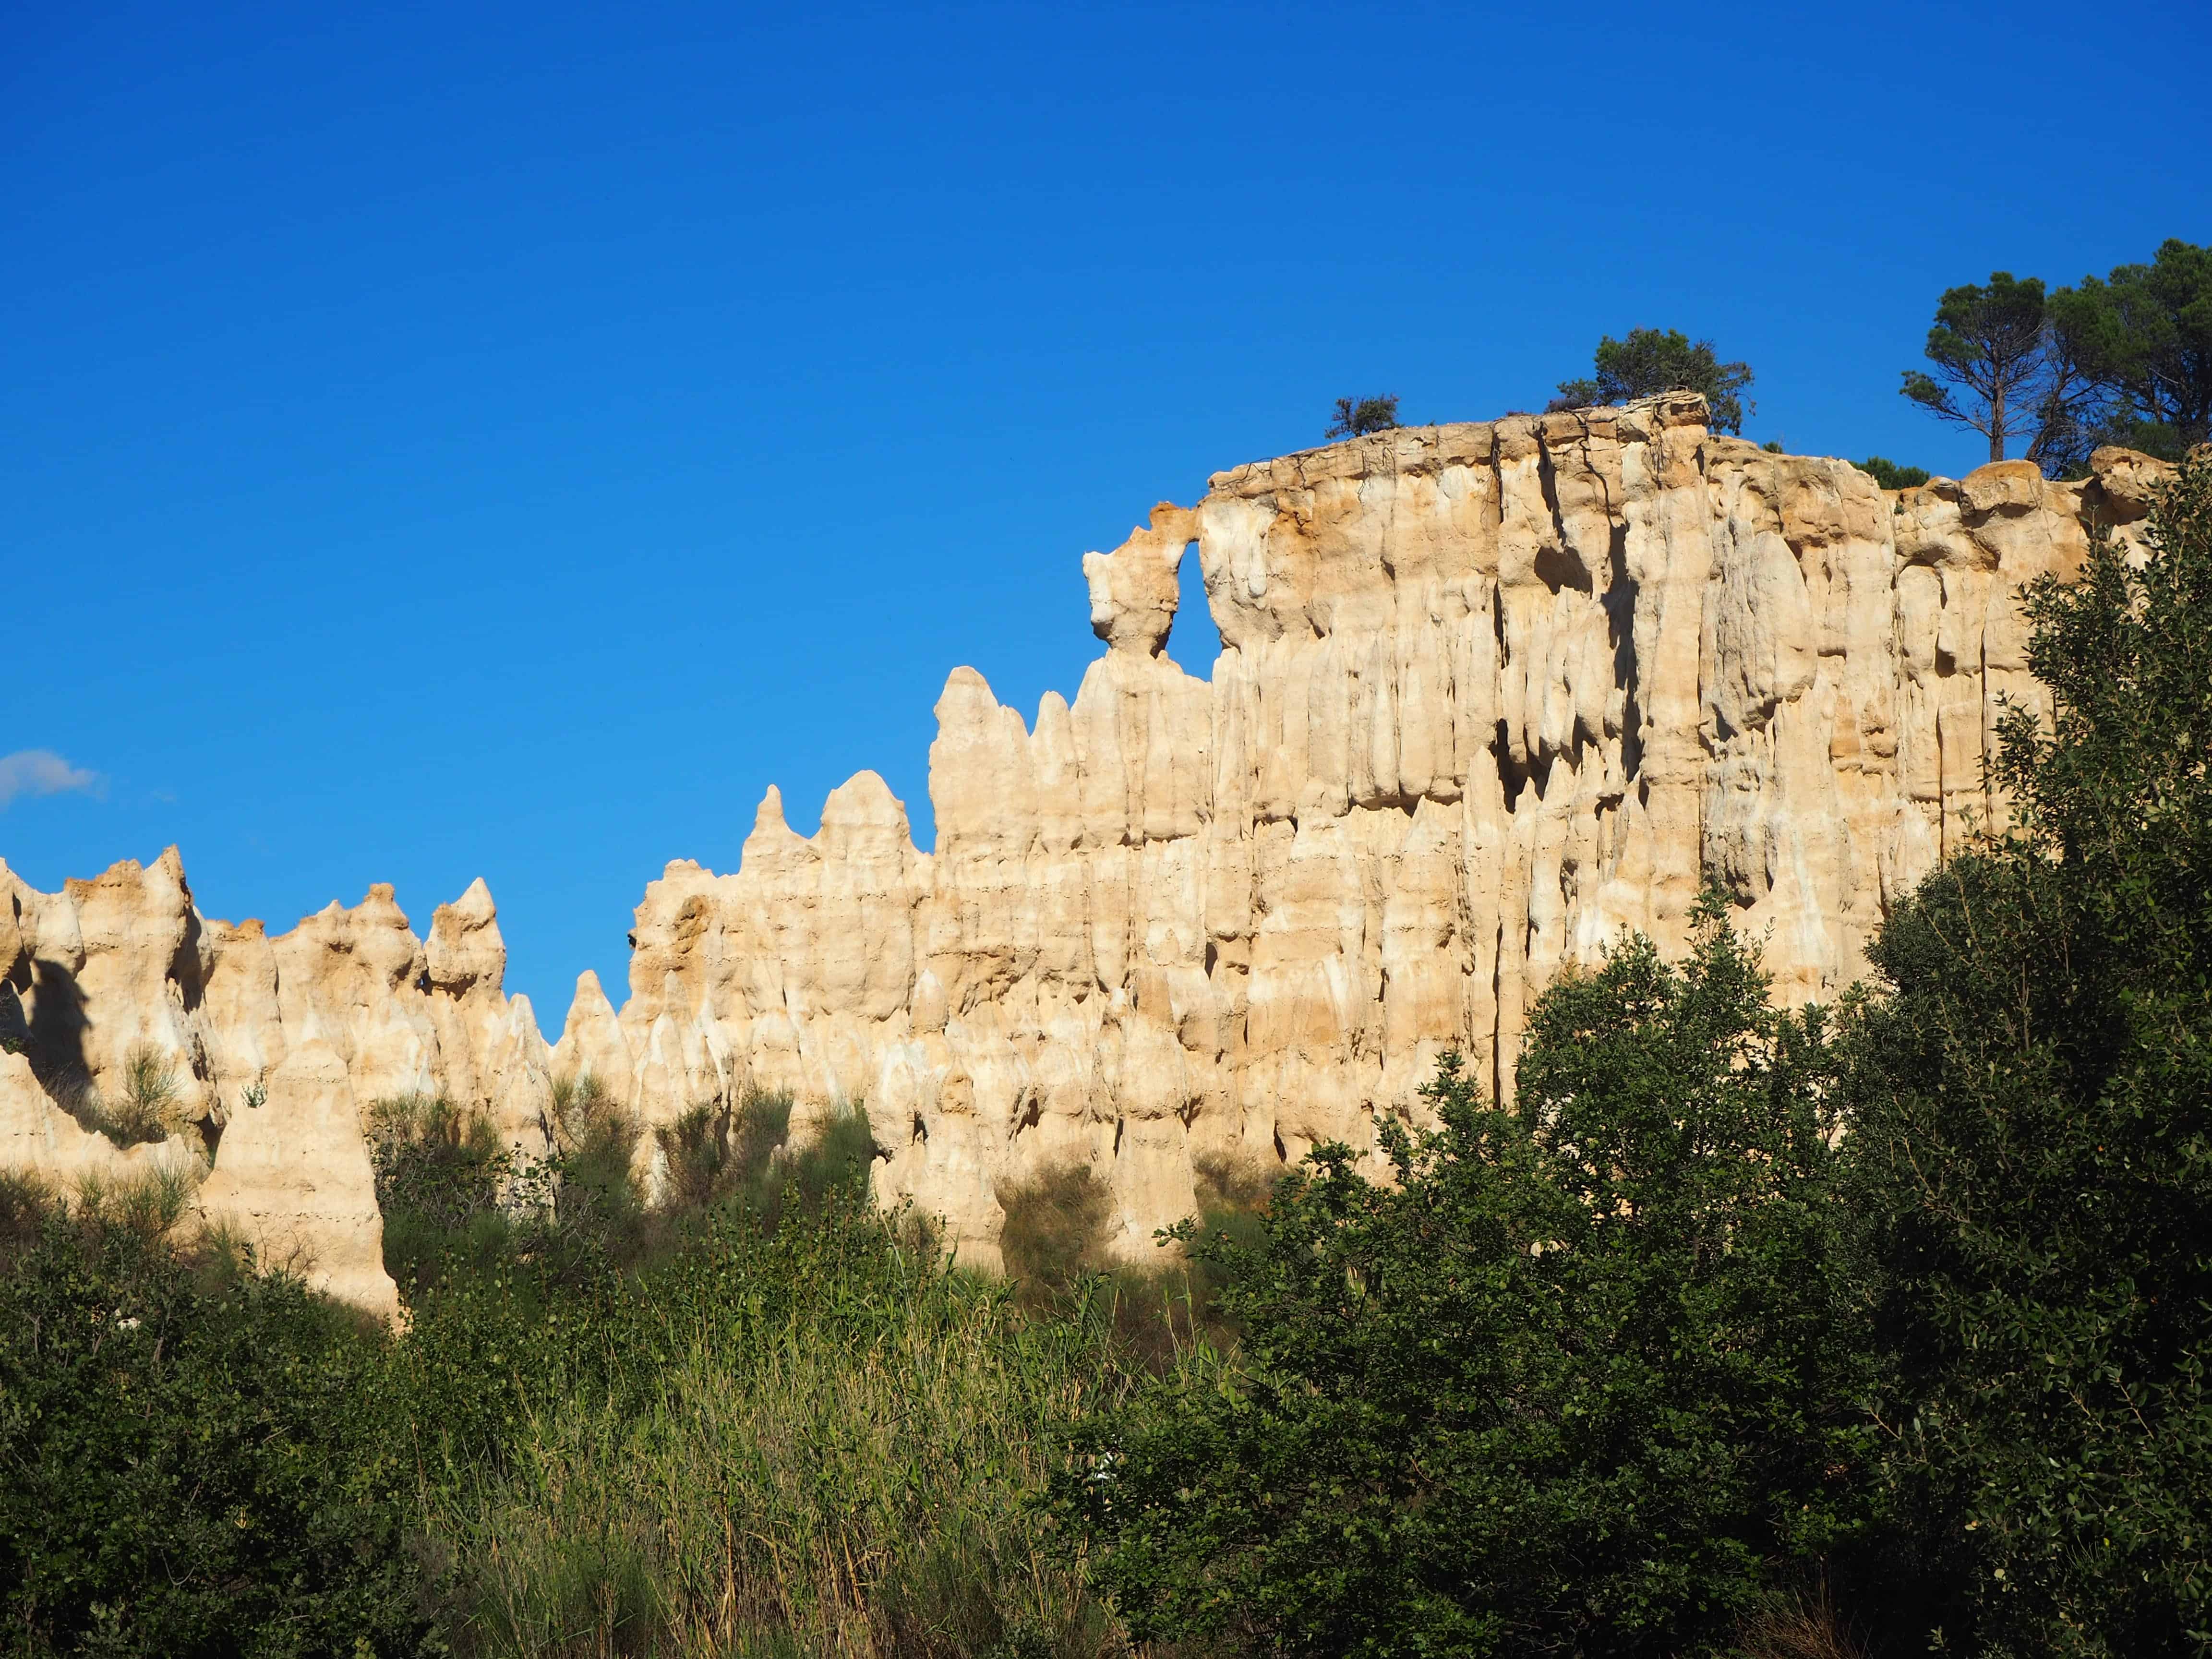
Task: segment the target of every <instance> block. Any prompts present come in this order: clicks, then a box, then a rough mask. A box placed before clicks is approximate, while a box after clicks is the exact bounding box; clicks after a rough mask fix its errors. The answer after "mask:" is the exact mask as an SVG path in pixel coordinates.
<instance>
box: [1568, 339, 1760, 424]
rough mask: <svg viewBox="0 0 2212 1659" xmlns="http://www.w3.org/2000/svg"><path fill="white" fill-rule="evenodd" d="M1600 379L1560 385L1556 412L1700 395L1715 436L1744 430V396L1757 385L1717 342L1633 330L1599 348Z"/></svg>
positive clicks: (1747, 366) (1601, 343)
mask: <svg viewBox="0 0 2212 1659" xmlns="http://www.w3.org/2000/svg"><path fill="white" fill-rule="evenodd" d="M1595 368H1596V370H1597V372H1596V374H1595V376H1594V377H1592V378H1589V379H1584V380H1562V381H1560V382H1559V396H1558V397H1557V398H1553V401H1552V407H1553V409H1580V408H1583V407H1584V406H1586V405H1588V404H1620V403H1626V402H1627V401H1629V399H1631V398H1650V397H1656V396H1657V395H1658V394H1659V393H1660V392H1698V393H1699V394H1701V395H1702V396H1703V397H1704V398H1705V407H1706V409H1707V410H1708V411H1709V412H1710V414H1711V420H1712V425H1713V430H1714V431H1716V432H1736V433H1741V431H1742V430H1743V417H1744V399H1743V393H1744V392H1745V390H1746V389H1747V388H1748V387H1749V386H1750V385H1751V383H1752V379H1753V375H1752V372H1751V365H1750V364H1748V363H1743V362H1733V363H1724V362H1721V360H1720V354H1719V353H1718V352H1717V350H1715V349H1714V347H1713V343H1712V342H1711V340H1699V341H1696V342H1692V340H1691V339H1690V338H1689V337H1687V336H1686V335H1685V334H1684V333H1683V332H1682V331H1680V329H1673V328H1670V329H1667V330H1664V331H1662V330H1659V329H1656V328H1632V329H1631V330H1629V331H1628V337H1627V338H1626V339H1625V340H1616V339H1614V338H1613V337H1612V336H1611V335H1610V334H1608V335H1607V336H1605V337H1603V338H1602V339H1601V340H1600V341H1599V342H1598V344H1597V353H1596V360H1595Z"/></svg>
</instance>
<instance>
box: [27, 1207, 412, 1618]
mask: <svg viewBox="0 0 2212 1659" xmlns="http://www.w3.org/2000/svg"><path fill="white" fill-rule="evenodd" d="M183 1200H184V1193H183V1189H182V1188H167V1189H163V1188H161V1187H159V1185H158V1184H141V1185H139V1186H137V1187H134V1188H125V1189H124V1190H121V1191H118V1192H112V1193H107V1194H89V1195H87V1196H83V1197H80V1198H78V1199H76V1200H73V1201H70V1202H66V1203H65V1202H60V1201H56V1200H46V1201H43V1202H41V1201H40V1200H37V1199H36V1198H35V1197H27V1195H26V1194H24V1193H23V1192H22V1190H21V1188H16V1189H15V1191H14V1192H13V1193H12V1194H11V1196H10V1197H9V1201H8V1203H7V1204H6V1206H4V1207H5V1208H7V1209H8V1210H9V1212H10V1214H9V1232H10V1234H11V1235H12V1237H13V1238H14V1246H13V1249H11V1252H10V1259H9V1261H8V1263H7V1267H6V1271H5V1272H4V1273H0V1644H5V1646H6V1648H7V1650H9V1651H11V1652H16V1653H22V1654H27V1655H28V1654H49V1653H100V1654H147V1655H163V1656H177V1655H192V1654H205V1655H211V1656H212V1655H236V1654H246V1655H280V1654H281V1655H293V1654H297V1655H320V1654H331V1653H345V1654H351V1653H356V1652H358V1653H377V1654H398V1653H410V1652H415V1651H418V1650H422V1647H423V1643H424V1640H425V1638H426V1635H427V1629H428V1627H427V1625H426V1623H425V1620H424V1617H423V1606H422V1600H421V1575H420V1573H419V1571H418V1570H417V1567H416V1561H415V1559H414V1557H413V1556H412V1554H411V1553H410V1550H409V1548H408V1547H407V1538H406V1534H407V1522H408V1518H409V1516H410V1512H411V1503H410V1492H409V1483H408V1482H407V1481H406V1480H404V1472H403V1470H402V1469H401V1468H400V1467H399V1466H398V1463H397V1462H394V1461H393V1460H392V1459H391V1458H390V1457H388V1456H387V1455H386V1450H385V1449H384V1448H383V1446H382V1445H380V1442H379V1435H378V1431H379V1427H380V1414H379V1410H378V1405H377V1402H378V1401H379V1399H380V1378H379V1368H380V1364H381V1359H382V1355H381V1347H382V1344H381V1342H380V1339H378V1338H377V1337H375V1336H374V1335H373V1334H369V1333H368V1332H366V1331H364V1330H363V1329H362V1328H361V1326H360V1325H359V1324H358V1323H357V1322H356V1320H355V1319H354V1318H353V1317H352V1316H349V1315H348V1314H347V1313H345V1312H344V1311H343V1310H338V1309H336V1308H333V1307H331V1305H330V1304H326V1303H325V1302H323V1301H321V1300H320V1299H319V1298H317V1297H314V1296H312V1295H311V1294H309V1293H308V1291H307V1290H306V1289H305V1288H304V1287H303V1286H302V1285H301V1284H300V1283H299V1282H298V1281H297V1280H295V1279H289V1278H287V1277H285V1276H283V1275H282V1274H270V1273H257V1272H255V1271H253V1270H252V1265H251V1263H250V1262H246V1263H241V1262H240V1261H235V1260H233V1259H230V1258H228V1257H226V1256H224V1255H222V1253H221V1252H219V1251H204V1252H202V1253H201V1254H200V1255H199V1256H198V1258H197V1259H193V1258H191V1257H188V1256H186V1255H180V1254H179V1252H178V1251H177V1250H176V1249H173V1248H172V1247H171V1245H170V1244H169V1243H168V1242H167V1238H166V1237H165V1236H164V1235H165V1233H166V1232H167V1229H168V1227H169V1226H170V1225H172V1224H173V1223H174V1221H175V1220H176V1218H177V1216H178V1214H179V1212H180V1210H181V1207H182V1204H183Z"/></svg>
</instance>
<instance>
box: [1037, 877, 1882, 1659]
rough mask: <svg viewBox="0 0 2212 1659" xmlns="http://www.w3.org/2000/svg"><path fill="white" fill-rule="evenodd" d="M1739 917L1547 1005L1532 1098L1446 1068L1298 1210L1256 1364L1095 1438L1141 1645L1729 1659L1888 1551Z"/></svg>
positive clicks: (1848, 1286) (1269, 1229)
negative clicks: (1377, 1165) (1761, 1629)
mask: <svg viewBox="0 0 2212 1659" xmlns="http://www.w3.org/2000/svg"><path fill="white" fill-rule="evenodd" d="M1766 989H1767V981H1766V980H1765V976H1764V975H1762V974H1761V973H1760V972H1759V969H1758V965H1757V963H1756V960H1755V957H1754V956H1753V953H1752V952H1751V951H1749V949H1748V948H1747V947H1746V946H1744V945H1742V944H1741V943H1740V942H1739V941H1738V940H1737V939H1735V936H1734V934H1733V933H1730V932H1729V929H1728V927H1727V926H1726V923H1725V921H1723V916H1722V908H1721V906H1720V904H1719V902H1717V901H1716V900H1713V899H1711V898H1710V897H1709V898H1708V900H1707V901H1706V902H1705V906H1704V908H1702V909H1701V912H1700V918H1699V928H1698V942H1697V947H1696V950H1695V951H1694V952H1693V954H1692V957H1691V958H1690V960H1689V961H1688V962H1687V963H1686V964H1684V965H1683V966H1682V967H1681V968H1680V969H1674V968H1670V967H1668V966H1667V965H1666V964H1664V963H1662V962H1661V961H1660V959H1659V957H1658V956H1657V954H1656V951H1653V950H1652V948H1651V946H1650V945H1649V944H1648V943H1647V942H1644V941H1642V940H1638V941H1636V942H1635V943H1633V944H1632V945H1629V946H1628V947H1626V948H1625V949H1624V950H1622V951H1620V952H1619V953H1618V954H1617V955H1616V956H1615V957H1613V959H1612V960H1611V961H1610V962H1609V963H1607V965H1606V966H1605V968H1604V969H1602V970H1601V971H1600V972H1598V973H1596V974H1595V975H1590V976H1589V977H1586V978H1575V977H1570V978H1568V979H1566V980H1564V981H1561V982H1560V983H1559V984H1558V985H1557V986H1555V987H1553V989H1552V990H1551V991H1550V992H1549V993H1548V994H1547V995H1546V996H1545V997H1544V998H1543V999H1542V1000H1541V1002H1540V1003H1539V1004H1538V1006H1537V1007H1536V1008H1535V1010H1534V1014H1533V1017H1532V1020H1531V1026H1530V1032H1529V1037H1528V1050H1527V1053H1526V1055H1525V1057H1524V1059H1523V1060H1522V1066H1521V1070H1520V1079H1521V1097H1520V1100H1519V1102H1518V1103H1517V1104H1516V1108H1515V1109H1513V1110H1510V1111H1501V1110H1498V1109H1494V1108H1491V1107H1488V1106H1486V1105H1485V1104H1484V1103H1482V1102H1481V1101H1480V1099H1479V1097H1478V1096H1477V1093H1476V1091H1475V1089H1474V1085H1472V1084H1471V1083H1470V1082H1469V1081H1468V1079H1467V1078H1466V1077H1465V1075H1464V1073H1462V1070H1461V1069H1460V1065H1459V1062H1458V1060H1457V1059H1456V1057H1453V1058H1449V1059H1448V1060H1446V1061H1445V1063H1444V1065H1443V1069H1442V1071H1441V1073H1440V1074H1439V1076H1438V1079H1437V1082H1436V1083H1435V1085H1432V1086H1431V1089H1430V1090H1429V1091H1427V1093H1428V1096H1429V1098H1430V1100H1431V1103H1433V1105H1434V1106H1435V1108H1436V1110H1437V1116H1438V1119H1439V1127H1437V1128H1436V1129H1434V1130H1419V1131H1408V1130H1407V1129H1406V1128H1404V1127H1402V1126H1400V1125H1397V1124H1395V1123H1392V1124H1386V1125H1385V1127H1384V1130H1383V1147H1384V1152H1385V1154H1386V1156H1387V1158H1388V1159H1389V1164H1390V1176H1391V1178H1390V1179H1389V1180H1388V1181H1386V1182H1376V1181H1374V1180H1371V1179H1370V1178H1369V1177H1368V1176H1365V1175H1364V1174H1362V1173H1361V1172H1360V1171H1359V1170H1358V1169H1357V1168H1356V1167H1355V1160H1354V1158H1353V1156H1352V1153H1351V1152H1349V1151H1348V1150H1347V1149H1346V1148H1344V1147H1342V1146H1327V1147H1323V1148H1322V1149H1320V1150H1318V1151H1317V1152H1316V1153H1315V1155H1314V1158H1313V1159H1312V1162H1311V1165H1310V1169H1309V1170H1304V1171H1301V1172H1299V1173H1297V1174H1296V1175H1294V1176H1291V1177H1290V1178H1289V1179H1287V1180H1285V1182H1282V1183H1281V1185H1280V1186H1279V1188H1277V1190H1276V1193H1275V1195H1274V1198H1273V1205H1272V1207H1271V1209H1270V1211H1269V1212H1268V1213H1267V1216H1266V1217H1265V1218H1264V1219H1263V1221H1262V1222H1261V1239H1260V1242H1259V1243H1257V1244H1256V1245H1255V1246H1252V1247H1249V1248H1247V1247H1239V1246H1237V1245H1236V1244H1234V1243H1227V1242H1224V1241H1216V1242H1214V1243H1202V1242H1198V1241H1196V1240H1195V1238H1194V1232H1195V1230H1194V1229H1191V1228H1188V1227H1187V1228H1185V1229H1183V1230H1182V1235H1181V1236H1182V1237H1183V1238H1185V1239H1186V1240H1187V1241H1192V1242H1194V1243H1195V1245H1196V1248H1198V1249H1200V1250H1201V1252H1203V1253H1205V1254H1206V1255H1208V1256H1210V1257H1211V1258H1212V1259H1213V1260H1216V1261H1220V1262H1222V1263H1223V1264H1224V1265H1225V1266H1226V1267H1229V1268H1230V1270H1231V1281H1230V1285H1229V1288H1228V1290H1227V1291H1226V1293H1225V1300H1226V1302H1227V1304H1228V1306H1229V1307H1230V1309H1231V1310H1232V1311H1233V1312H1234V1313H1235V1314H1237V1316H1239V1317H1240V1318H1241V1319H1242V1321H1243V1324H1244V1327H1245V1329H1246V1349H1245V1354H1244V1360H1243V1367H1242V1369H1241V1370H1238V1369H1236V1368H1231V1367H1223V1366H1220V1365H1206V1364H1195V1365H1192V1366H1188V1367H1186V1368H1184V1370H1182V1372H1181V1373H1179V1374H1178V1375H1176V1376H1172V1377H1170V1378H1168V1379H1166V1380H1164V1381H1163V1382H1161V1383H1158V1384H1156V1385H1154V1386H1152V1388H1150V1389H1147V1390H1146V1393H1145V1394H1144V1395H1143V1396H1142V1397H1141V1398H1140V1400H1139V1401H1138V1402H1137V1403H1135V1404H1134V1405H1133V1406H1132V1407H1129V1408H1127V1410H1125V1411H1123V1412H1121V1413H1117V1414H1114V1415H1111V1416H1109V1417H1107V1418H1105V1419H1103V1420H1101V1421H1099V1422H1097V1423H1095V1424H1093V1425H1089V1426H1088V1427H1087V1428H1086V1429H1085V1431H1083V1432H1082V1435H1081V1437H1080V1444H1081V1446H1082V1448H1083V1449H1084V1451H1085V1457H1084V1459H1083V1461H1082V1462H1079V1465H1078V1466H1077V1467H1076V1468H1074V1469H1073V1470H1072V1471H1070V1472H1068V1473H1066V1474H1063V1475H1062V1476H1061V1477H1060V1479H1059V1480H1058V1481H1057V1483H1056V1486H1055V1502H1056V1503H1057V1504H1058V1505H1059V1508H1060V1512H1061V1513H1062V1514H1063V1516H1066V1519H1067V1520H1068V1521H1069V1522H1071V1523H1073V1526H1074V1528H1077V1529H1078V1530H1079V1532H1080V1533H1081V1534H1084V1535H1086V1536H1088V1537H1089V1538H1090V1539H1091V1540H1092V1541H1094V1542H1095V1543H1096V1544H1097V1546H1099V1547H1102V1548H1103V1551H1104V1552H1105V1556H1104V1560H1103V1566H1102V1568H1101V1577H1102V1580H1103V1583H1106V1584H1107V1585H1109V1587H1110V1588H1111V1589H1112V1590H1113V1591H1114V1593H1115V1595H1116V1597H1117V1598H1118V1601H1119V1605H1120V1606H1121V1607H1122V1609H1123V1610H1124V1612H1125V1613H1127V1616H1128V1618H1129V1620H1130V1623H1131V1626H1132V1629H1133V1632H1134V1633H1135V1634H1136V1635H1137V1636H1138V1637H1139V1638H1157V1637H1167V1638H1193V1637H1197V1638H1233V1639H1237V1640H1243V1641H1249V1642H1251V1643H1254V1644H1257V1645H1259V1646H1261V1647H1262V1648H1264V1649H1266V1650H1269V1651H1275V1652H1281V1653H1290V1654H1305V1653H1310V1654H1375V1655H1381V1654H1386V1653H1407V1652H1434V1653H1446V1652H1450V1653H1485V1652H1538V1651H1545V1652H1567V1651H1572V1652H1578V1653H1587V1654H1599V1653H1629V1652H1649V1653H1665V1654H1675V1653H1692V1652H1718V1651H1722V1650H1725V1649H1726V1648H1727V1647H1729V1645H1730V1644H1732V1643H1733V1642H1734V1641H1735V1637H1736V1633H1737V1630H1738V1626H1739V1624H1740V1622H1741V1620H1744V1619H1745V1618H1746V1617H1747V1616H1748V1615H1751V1614H1753V1613H1757V1612H1759V1610H1760V1609H1762V1607H1765V1603H1766V1601H1767V1600H1768V1598H1769V1597H1770V1596H1771V1595H1774V1594H1776V1593H1778V1592H1780V1591H1784V1590H1787V1589H1790V1587H1792V1586H1793V1585H1794V1584H1796V1583H1797V1582H1799V1581H1800V1580H1801V1579H1803V1580H1809V1578H1810V1577H1811V1575H1812V1573H1813V1571H1814V1569H1815V1568H1816V1567H1817V1565H1818V1564H1819V1563H1820V1560H1821V1559H1822V1558H1823V1556H1824V1555H1825V1554H1826V1553H1828V1552H1829V1551H1831V1550H1832V1549H1834V1548H1836V1547H1838V1546H1839V1545H1841V1544H1844V1543H1846V1542H1848V1541H1850V1540H1852V1539H1853V1538H1854V1537H1855V1536H1856V1535H1857V1533H1858V1531H1859V1530H1860V1529H1861V1527H1862V1524H1863V1514H1862V1510H1863V1498H1862V1497H1861V1492H1860V1488H1859V1486H1857V1483H1856V1482H1855V1480H1854V1478H1853V1477H1854V1474H1855V1472H1856V1471H1857V1470H1858V1469H1859V1468H1860V1467H1861V1466H1862V1465H1863V1462H1864V1461H1865V1459H1866V1456H1867V1455H1868V1450H1869V1444H1868V1443H1869V1435H1870V1432H1871V1431H1870V1429H1869V1427H1868V1425H1865V1424H1864V1422H1863V1419H1861V1418H1860V1417H1859V1416H1858V1414H1857V1411H1856V1410H1855V1408H1854V1407H1855V1401H1856V1395H1857V1391H1858V1390H1859V1389H1860V1388H1861V1387H1862V1386H1863V1381H1864V1377H1863V1372H1864V1367H1865V1361H1864V1359H1863V1352H1862V1350H1863V1309H1861V1308H1860V1307H1859V1306H1858V1305H1857V1304H1856V1303H1855V1302H1854V1299H1853V1297H1854V1289H1855V1280H1854V1279H1853V1276H1852V1273H1851V1272H1850V1263H1851V1261H1852V1255H1851V1252H1850V1226H1849V1222H1848V1217H1847V1216H1846V1214H1845V1212H1844V1207H1843V1201H1842V1194H1841V1190H1840V1188H1839V1185H1838V1179H1837V1176H1836V1170H1835V1158H1834V1154H1833V1152H1832V1150H1831V1138H1832V1134H1833V1133H1834V1131H1835V1128H1836V1127H1837V1126H1836V1123H1835V1121H1834V1117H1833V1108H1832V1098H1831V1097H1832V1082H1833V1079H1832V1068H1831V1066H1830V1060H1829V1055H1828V1051H1827V1046H1826V1039H1825V1035H1824V1030H1823V1026H1822V1024H1821V1022H1820V1020H1819V1019H1818V1018H1816V1017H1814V1016H1811V1015H1808V1016H1807V1017H1805V1018H1796V1017H1791V1016H1785V1015H1778V1014H1775V1013H1773V1012H1771V1011H1770V1010H1769V1009H1768V1008H1767V1006H1766V1004H1765V993H1766Z"/></svg>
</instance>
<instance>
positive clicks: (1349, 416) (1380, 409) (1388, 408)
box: [1324, 393, 1398, 438]
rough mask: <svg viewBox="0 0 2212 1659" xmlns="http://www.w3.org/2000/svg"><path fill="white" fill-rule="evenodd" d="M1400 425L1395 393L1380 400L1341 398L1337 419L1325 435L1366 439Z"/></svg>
mask: <svg viewBox="0 0 2212 1659" xmlns="http://www.w3.org/2000/svg"><path fill="white" fill-rule="evenodd" d="M1397 424H1398V399H1397V396H1396V394H1395V393H1392V394H1390V395H1388V396H1384V397H1379V398H1338V399H1337V400H1336V418H1335V419H1334V420H1332V421H1331V422H1329V423H1328V432H1327V433H1325V434H1324V436H1326V437H1328V438H1364V437H1365V436H1366V435H1368V434H1369V433H1370V432H1388V431H1389V430H1390V429H1391V428H1393V427H1395V426H1396V425H1397Z"/></svg>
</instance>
